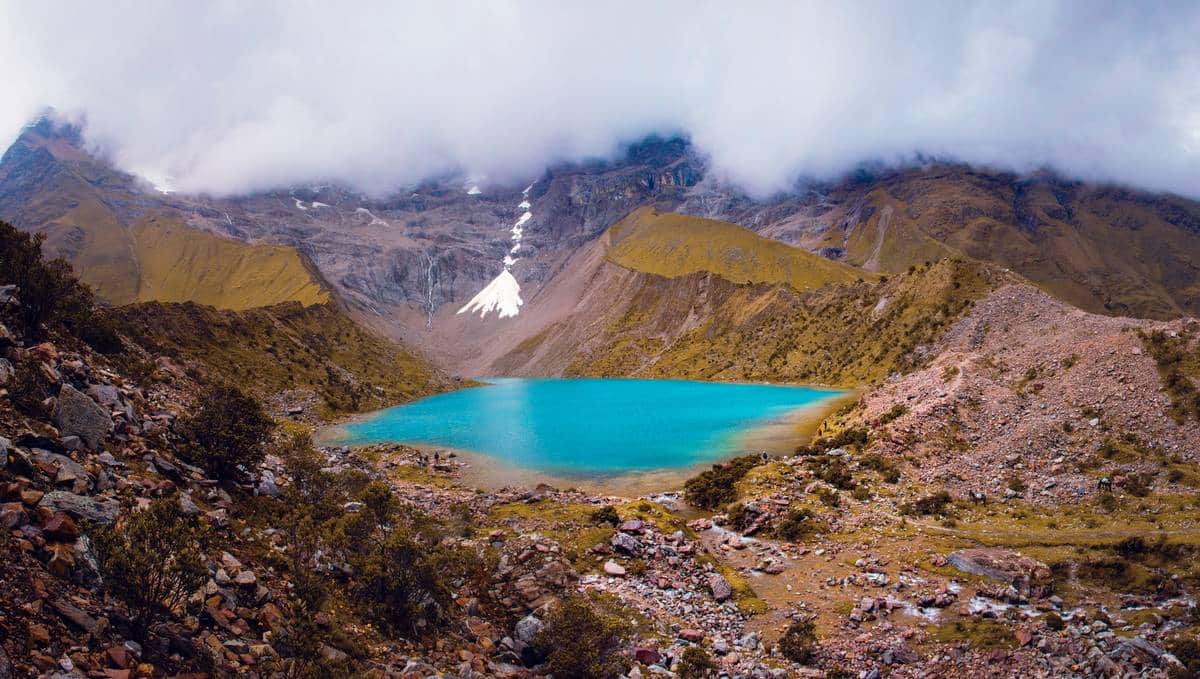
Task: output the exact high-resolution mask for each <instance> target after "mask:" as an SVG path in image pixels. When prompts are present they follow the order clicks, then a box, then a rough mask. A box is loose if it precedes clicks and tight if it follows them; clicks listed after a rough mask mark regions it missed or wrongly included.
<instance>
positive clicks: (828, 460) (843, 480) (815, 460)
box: [808, 455, 854, 490]
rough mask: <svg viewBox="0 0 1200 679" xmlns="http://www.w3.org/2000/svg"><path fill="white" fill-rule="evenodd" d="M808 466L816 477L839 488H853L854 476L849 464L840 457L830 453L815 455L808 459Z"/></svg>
mask: <svg viewBox="0 0 1200 679" xmlns="http://www.w3.org/2000/svg"><path fill="white" fill-rule="evenodd" d="M808 468H809V469H811V470H812V472H813V474H815V475H816V477H817V478H818V479H821V480H822V481H824V482H825V483H828V484H829V485H831V486H833V487H834V488H839V489H841V490H850V489H852V488H854V476H853V475H852V474H851V473H850V466H849V465H847V464H846V463H845V462H844V461H843V460H842V459H841V458H840V457H835V456H832V455H817V456H814V457H811V458H809V459H808Z"/></svg>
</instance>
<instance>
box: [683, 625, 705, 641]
mask: <svg viewBox="0 0 1200 679" xmlns="http://www.w3.org/2000/svg"><path fill="white" fill-rule="evenodd" d="M679 638H680V639H683V640H684V641H690V642H691V643H693V644H698V643H700V642H701V641H704V632H701V631H700V630H698V629H691V628H687V629H681V630H679Z"/></svg>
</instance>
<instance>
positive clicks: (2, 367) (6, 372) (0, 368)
mask: <svg viewBox="0 0 1200 679" xmlns="http://www.w3.org/2000/svg"><path fill="white" fill-rule="evenodd" d="M12 376H13V364H12V363H9V361H8V359H7V358H0V386H4V385H5V384H8V381H9V380H11V379H12Z"/></svg>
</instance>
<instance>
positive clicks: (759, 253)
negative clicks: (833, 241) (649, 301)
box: [608, 207, 874, 290]
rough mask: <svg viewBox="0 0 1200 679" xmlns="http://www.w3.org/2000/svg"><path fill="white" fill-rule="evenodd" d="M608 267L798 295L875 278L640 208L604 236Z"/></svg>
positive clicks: (733, 230) (772, 243) (708, 222)
mask: <svg viewBox="0 0 1200 679" xmlns="http://www.w3.org/2000/svg"><path fill="white" fill-rule="evenodd" d="M608 238H609V241H610V247H609V249H608V259H609V261H611V262H613V263H615V264H618V265H620V266H623V267H625V268H627V269H633V270H634V271H641V272H643V273H652V274H656V275H658V276H663V277H666V278H675V277H677V276H686V275H688V274H693V273H701V272H707V273H713V274H716V275H718V276H720V277H721V278H724V279H726V280H728V281H732V282H734V283H784V284H787V285H790V286H791V287H793V288H795V289H796V290H808V289H810V288H818V287H821V286H822V285H826V284H828V283H846V282H851V281H854V280H856V279H861V278H873V277H874V275H873V274H868V273H865V272H863V271H861V270H859V269H855V268H853V267H849V266H846V265H844V264H839V263H837V262H833V261H831V260H828V259H825V258H824V257H820V256H818V255H814V254H812V253H810V252H808V251H806V250H801V249H800V248H797V247H793V246H791V245H787V244H786V243H782V242H780V241H776V240H771V239H769V238H763V237H762V236H759V235H758V234H756V233H754V232H753V231H751V230H749V229H746V228H743V227H741V226H738V225H736V224H730V223H729V222H721V221H717V220H714V219H704V218H702V217H693V216H690V215H682V214H678V213H674V212H665V213H664V212H659V211H657V210H655V209H654V208H652V207H644V208H640V209H638V210H634V211H633V212H631V213H630V214H629V215H628V216H627V217H625V219H622V220H621V221H619V222H617V223H616V224H614V225H613V226H612V227H611V228H610V229H609V232H608Z"/></svg>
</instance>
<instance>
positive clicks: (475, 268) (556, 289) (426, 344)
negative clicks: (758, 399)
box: [0, 120, 1200, 384]
mask: <svg viewBox="0 0 1200 679" xmlns="http://www.w3.org/2000/svg"><path fill="white" fill-rule="evenodd" d="M708 170H709V168H708V166H707V163H706V161H705V160H704V158H702V157H701V156H700V155H699V154H697V153H696V152H695V151H694V149H692V147H691V146H690V144H688V143H687V142H686V141H682V140H678V139H674V140H662V139H650V140H646V141H644V142H642V143H640V144H636V145H633V146H632V147H630V149H629V150H628V152H627V153H626V154H625V155H624V156H622V157H621V158H619V159H616V160H613V161H604V162H590V163H582V164H564V165H561V166H557V167H553V168H551V169H549V170H547V171H546V172H545V173H544V174H542V175H541V176H540V177H536V178H532V179H533V181H532V183H530V184H529V185H528V186H527V187H525V188H524V190H523V188H522V186H523V184H522V185H521V186H511V187H508V186H488V185H484V186H482V187H475V188H478V189H479V190H471V191H468V188H470V187H466V186H463V185H461V184H460V183H459V182H457V181H456V180H445V181H440V182H429V183H426V184H422V185H419V186H413V187H406V188H405V189H404V190H402V191H397V192H396V193H395V194H394V195H392V196H389V197H387V198H383V199H379V198H372V197H368V196H364V195H361V194H359V193H357V192H355V191H353V190H351V189H349V188H346V187H339V186H336V185H331V184H323V185H318V186H310V187H304V186H300V187H292V188H290V189H288V190H286V191H282V190H281V191H270V192H263V193H258V194H253V195H247V196H241V197H228V198H219V197H212V196H191V195H182V194H175V193H169V192H164V191H159V190H156V189H155V188H153V187H152V186H150V185H149V183H148V182H145V181H143V180H141V179H139V178H137V177H134V176H131V175H129V174H126V173H123V172H121V171H118V170H116V169H114V168H113V167H112V166H111V165H110V164H109V163H108V162H107V161H105V160H104V159H103V158H99V157H96V156H94V155H92V154H90V153H89V152H88V151H87V150H86V148H85V147H84V145H83V144H82V141H81V138H80V134H79V131H78V130H75V129H73V128H70V127H66V126H62V125H58V124H55V123H52V122H50V121H48V120H43V121H41V122H39V123H38V124H36V125H33V126H31V127H30V128H28V129H27V130H26V131H25V133H24V134H23V135H22V136H21V137H20V138H19V139H18V140H17V142H16V143H14V144H13V146H12V148H10V149H9V150H8V152H7V153H6V154H5V155H4V158H3V160H2V161H0V217H3V218H6V219H9V220H11V221H12V222H13V223H14V224H16V225H17V226H18V227H20V228H22V229H24V230H27V231H37V232H42V233H45V234H46V235H47V241H46V246H47V248H48V250H49V251H50V252H52V253H54V254H57V255H61V256H63V257H65V258H66V259H68V260H69V261H70V262H71V264H72V266H74V267H75V269H76V270H77V271H78V272H79V275H80V276H81V278H82V279H83V280H84V281H86V282H88V283H90V284H91V285H92V287H93V288H94V289H95V291H96V292H97V294H98V296H99V297H101V298H102V299H105V300H107V301H108V302H111V303H113V304H118V305H120V304H126V303H129V302H134V301H165V302H185V301H191V302H196V303H199V304H205V305H209V306H212V307H216V308H218V309H225V310H232V311H246V310H250V309H255V308H259V307H269V306H272V305H278V304H284V303H288V302H296V303H299V304H300V305H302V306H306V305H312V304H323V303H326V302H330V301H331V300H333V299H334V298H336V300H337V301H336V302H333V303H334V304H343V305H346V307H347V308H348V309H349V310H350V311H351V312H352V314H353V315H354V316H355V317H356V318H357V319H358V320H360V321H363V322H366V323H367V324H369V325H370V326H371V327H372V328H374V329H376V330H379V331H381V332H383V333H384V334H387V335H390V336H391V337H393V338H394V339H399V340H401V341H402V342H403V343H404V344H405V345H407V346H409V347H411V348H412V350H413V351H414V352H417V353H420V354H424V355H426V356H428V357H429V359H430V360H432V361H433V362H434V363H435V364H436V365H437V366H438V367H439V368H441V369H444V370H447V371H449V372H452V373H456V374H461V375H479V374H525V375H529V374H536V375H566V374H597V375H610V374H637V375H647V376H649V375H653V376H681V377H682V376H688V377H705V378H713V379H767V378H772V379H788V380H802V381H822V382H831V383H835V384H849V383H854V382H857V381H862V380H867V381H875V380H879V379H881V378H883V377H884V376H886V375H887V374H890V373H891V372H893V371H895V370H899V369H904V368H905V367H906V366H908V367H911V365H913V361H914V360H916V358H915V357H916V354H915V353H914V352H916V351H917V350H918V349H919V348H920V347H921V346H922V344H923V343H928V342H930V341H932V340H934V339H936V337H937V336H938V334H939V333H940V332H941V331H942V330H943V329H944V328H945V327H946V326H947V325H948V324H950V323H952V322H953V321H954V319H956V318H958V317H960V316H961V315H962V314H963V313H964V312H965V310H966V309H967V308H969V306H970V305H971V304H972V303H973V302H974V301H976V300H978V299H980V298H981V297H982V296H984V295H986V294H987V293H988V291H989V290H992V289H994V288H995V287H996V286H997V285H998V284H999V282H1002V281H1008V280H1027V281H1029V282H1031V283H1032V284H1033V285H1035V286H1037V287H1039V288H1040V289H1042V290H1044V291H1046V292H1048V293H1050V294H1052V295H1054V296H1056V297H1058V298H1059V299H1062V300H1064V301H1066V302H1068V303H1070V304H1072V305H1074V306H1076V307H1078V308H1081V309H1084V310H1086V311H1090V312H1093V313H1102V314H1107V315H1126V316H1134V317H1144V318H1151V319H1165V318H1175V317H1179V316H1183V315H1192V314H1196V313H1198V312H1200V267H1197V266H1195V263H1196V262H1200V204H1197V203H1196V202H1195V201H1192V200H1188V199H1185V198H1181V197H1178V196H1171V195H1156V194H1150V193H1145V192H1139V191H1134V190H1129V189H1122V188H1117V187H1111V186H1098V185H1091V184H1085V183H1081V182H1075V181H1070V180H1067V179H1064V178H1062V177H1058V176H1056V175H1053V174H1051V173H1039V174H1033V175H1025V176H1019V175H1015V174H1011V173H1005V172H998V171H989V170H984V169H979V168H971V167H966V166H962V165H955V164H949V163H929V164H926V165H922V166H919V167H906V168H898V169H890V170H876V171H865V170H864V171H859V172H856V173H853V174H852V175H850V176H848V177H846V178H844V179H843V180H841V181H837V182H828V183H814V184H809V185H806V186H804V187H802V188H800V189H797V190H795V191H793V192H788V193H783V194H779V195H776V196H774V197H772V198H769V199H761V200H760V199H753V198H750V197H748V196H746V195H745V194H743V193H742V192H740V191H738V190H737V189H736V188H733V187H730V186H728V185H725V184H723V183H722V182H720V181H718V180H717V179H716V178H714V177H713V176H712V175H710V173H709V171H708ZM522 206H527V207H522ZM523 211H527V212H529V213H531V217H530V218H528V221H527V222H525V221H524V219H525V218H523V216H522V213H523ZM519 220H520V221H521V223H522V224H523V236H522V240H521V241H520V243H519V251H516V250H514V246H513V241H512V236H511V233H510V231H511V226H512V224H514V223H516V222H517V221H519ZM506 257H508V258H509V259H510V260H511V262H512V263H511V264H504V265H502V264H500V263H501V262H504V261H507V260H506V259H505V258H506ZM504 267H507V268H508V269H510V270H511V274H512V276H513V278H514V280H515V281H516V283H517V284H518V285H519V294H520V296H521V298H522V299H523V300H524V302H525V304H524V306H523V307H521V310H520V313H519V314H518V315H516V316H514V317H509V318H502V319H501V318H496V317H495V316H494V315H491V316H489V315H487V314H484V317H483V318H480V317H478V315H474V316H472V315H468V314H463V315H457V314H456V313H455V312H456V311H457V310H458V309H460V308H462V306H463V304H464V303H465V302H466V301H467V300H469V299H471V298H472V297H473V296H474V295H476V294H477V293H478V292H479V291H480V290H481V289H483V288H484V287H485V286H486V285H487V284H488V282H489V281H492V280H493V279H495V277H496V276H497V275H498V274H499V273H500V271H501V269H502V268H504ZM856 338H857V339H856ZM902 356H905V358H902Z"/></svg>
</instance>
